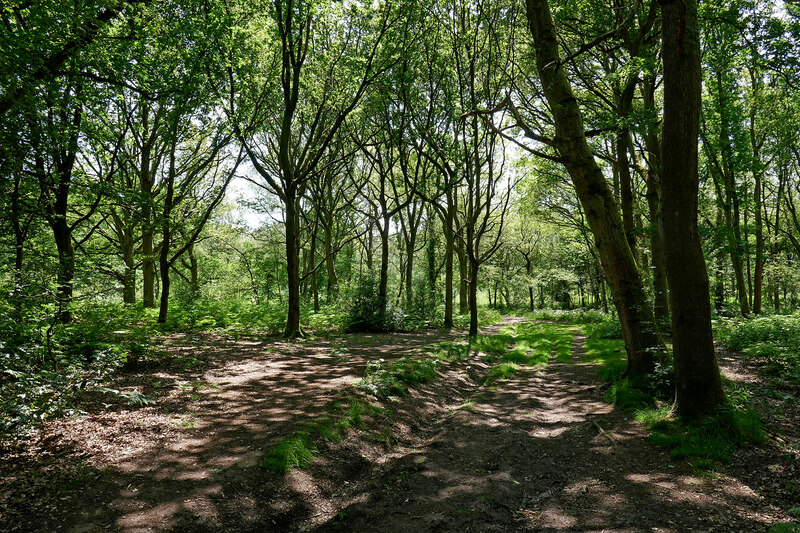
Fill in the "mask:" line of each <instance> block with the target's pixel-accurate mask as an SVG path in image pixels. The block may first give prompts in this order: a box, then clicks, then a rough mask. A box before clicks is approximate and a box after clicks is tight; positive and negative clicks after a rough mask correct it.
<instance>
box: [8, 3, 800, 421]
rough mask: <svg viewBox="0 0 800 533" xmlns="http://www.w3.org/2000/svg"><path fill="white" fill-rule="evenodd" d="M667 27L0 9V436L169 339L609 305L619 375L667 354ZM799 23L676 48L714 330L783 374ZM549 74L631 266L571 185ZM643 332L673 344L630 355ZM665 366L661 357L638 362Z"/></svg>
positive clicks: (368, 6) (562, 12) (774, 23)
mask: <svg viewBox="0 0 800 533" xmlns="http://www.w3.org/2000/svg"><path fill="white" fill-rule="evenodd" d="M667 9H668V8H667V7H665V8H664V10H665V13H666V10H667ZM550 12H551V13H552V16H553V20H554V21H555V28H556V37H557V43H558V46H555V47H553V49H552V51H553V52H554V54H555V55H554V56H553V58H552V61H545V60H546V59H547V58H543V54H544V52H543V50H545V49H546V47H545V46H544V45H542V44H541V43H540V42H535V41H536V39H537V35H539V36H540V37H541V35H544V34H539V33H537V31H539V30H542V31H543V28H544V29H546V28H545V26H546V22H547V21H546V20H545V19H544V18H543V19H542V20H543V22H542V23H541V24H543V25H541V27H537V26H536V25H537V22H536V20H535V19H536V16H535V15H536V14H537V13H538V14H540V15H541V14H543V13H545V14H546V13H550ZM690 14H691V13H690ZM661 16H662V14H661V8H660V7H659V5H658V3H655V2H640V1H634V2H618V1H613V2H601V1H596V0H568V1H560V0H559V1H555V2H553V4H552V5H551V6H548V5H547V3H546V2H541V1H538V0H530V1H529V2H528V3H527V6H525V5H521V4H520V3H518V2H512V1H495V2H480V1H477V2H476V1H472V0H446V1H434V2H420V3H416V2H413V1H407V2H395V3H391V2H389V3H382V2H375V3H362V2H357V1H344V2H339V1H337V2H327V1H313V2H311V1H306V0H275V1H274V2H262V1H250V0H248V1H239V0H203V1H195V0H159V1H146V0H76V1H74V2H63V1H60V0H49V1H42V2H6V3H4V4H3V9H2V25H0V65H2V68H0V87H2V89H0V136H2V138H1V139H0V150H2V153H1V154H0V175H1V176H2V182H1V183H0V185H1V186H2V196H1V197H0V261H2V264H3V268H2V271H0V372H1V373H0V384H2V388H3V393H2V398H0V401H1V402H2V403H1V404H0V405H1V406H2V409H3V411H4V414H3V418H2V424H3V427H2V429H3V430H4V431H16V430H18V429H19V428H22V427H25V426H27V425H29V424H32V423H35V422H36V421H37V420H41V419H43V418H44V417H46V416H53V415H55V414H58V413H63V412H65V411H68V410H69V409H70V398H71V397H72V396H71V395H73V394H77V392H78V391H80V390H81V389H84V388H86V387H90V386H93V385H97V384H100V383H103V380H104V379H105V378H106V376H108V375H109V374H110V373H112V372H113V371H114V370H115V369H117V368H118V367H120V366H121V365H123V364H125V363H126V362H128V363H130V362H131V361H136V360H140V359H146V358H147V357H148V354H149V353H150V350H151V348H150V344H149V337H150V335H152V334H153V333H154V332H160V331H165V330H208V329H214V328H217V329H223V330H228V331H239V332H248V331H249V332H253V331H261V332H263V331H267V332H270V331H271V332H282V333H284V334H285V335H286V336H289V337H296V336H302V335H305V334H308V333H310V332H311V333H313V332H322V331H325V330H330V329H349V330H351V331H355V330H361V331H364V330H367V331H370V330H371V331H395V330H410V329H416V328H424V327H430V326H444V327H452V326H454V325H456V326H468V327H469V329H468V333H469V334H475V333H476V332H477V327H478V324H479V322H480V321H481V320H480V319H481V314H484V315H486V316H487V317H488V316H496V315H492V314H491V313H492V311H491V310H490V309H492V308H493V309H502V310H509V309H517V310H527V311H528V312H533V311H537V310H543V309H560V310H575V309H578V310H580V312H586V311H588V310H596V311H598V316H599V313H606V314H607V313H615V314H616V315H617V316H619V315H620V310H622V315H623V316H622V319H621V321H620V322H618V325H617V326H615V327H616V328H617V330H618V331H619V334H620V335H621V336H623V337H624V338H625V340H626V343H627V345H628V351H629V354H628V355H629V358H631V357H632V354H634V355H635V353H638V351H640V350H641V351H642V353H644V352H646V351H647V350H651V351H655V352H658V350H659V349H660V347H663V346H664V345H665V344H664V340H663V339H664V338H666V339H667V341H669V334H670V330H671V327H672V323H671V322H670V305H669V293H670V290H669V287H668V282H667V272H666V266H665V265H666V263H665V261H666V256H665V242H664V232H663V223H662V209H661V192H662V191H661V184H662V180H663V176H662V175H661V174H660V169H661V166H662V165H661V161H660V158H661V154H662V136H661V135H662V133H661V126H662V117H663V104H664V82H663V74H662V33H661V32H662V28H661V20H662V19H661ZM665 16H666V15H665ZM798 16H800V11H798V7H797V6H796V5H795V4H788V3H787V4H785V5H784V4H782V3H779V2H771V1H749V0H748V1H741V0H729V1H714V2H710V1H709V2H702V3H701V4H700V6H699V12H698V13H697V18H696V20H695V21H694V22H692V21H690V23H689V24H690V25H689V30H688V33H687V35H688V34H690V33H691V32H692V28H694V29H695V30H699V36H700V49H699V52H700V55H699V61H700V62H701V69H702V70H701V72H702V89H701V90H702V93H701V94H702V109H701V113H700V115H699V138H700V142H699V167H698V169H699V194H698V195H697V202H698V209H697V216H698V235H699V238H700V241H701V244H702V250H703V253H704V256H705V265H706V271H707V275H708V279H709V282H710V294H709V303H710V304H711V307H712V311H713V315H714V319H715V322H714V323H715V325H717V326H718V327H719V328H723V329H721V330H719V331H723V330H724V331H726V332H728V333H729V334H730V332H731V331H733V330H735V328H739V327H741V328H750V329H747V331H749V332H750V333H748V335H750V337H748V339H750V340H751V341H752V343H751V344H748V345H747V346H749V347H750V349H751V350H753V351H758V350H759V349H760V350H761V352H759V353H762V354H766V355H768V356H769V357H771V358H772V359H773V360H774V362H775V364H777V365H780V367H781V368H782V369H783V370H784V371H786V372H789V373H791V372H794V373H795V374H797V372H798V370H797V369H798V363H797V355H796V352H795V351H794V350H795V348H796V347H797V346H798V342H799V341H798V335H799V334H798V333H797V327H796V326H797V323H798V319H797V318H796V317H795V315H793V313H794V312H795V310H796V309H797V306H798V289H800V278H799V276H798V274H800V269H799V268H798V267H799V265H798V258H800V218H798V206H797V204H798V202H800V178H798V172H800V150H799V148H798V140H797V132H798V130H799V129H800V109H799V108H798V105H800V104H798V102H800V99H798V91H799V90H800V89H799V88H798V84H800V64H798V58H797V50H798V42H797V40H798V38H799V37H800V27H798V22H800V19H798ZM685 30H686V28H685V27H683V26H681V29H680V30H679V31H680V32H683V31H685ZM682 38H683V34H682V33H681V37H680V39H682ZM680 42H683V41H680ZM687 42H688V40H687ZM676 46H678V45H676ZM680 46H681V47H683V44H681V45H680ZM536 52H538V56H537V53H536ZM685 52H686V51H685V50H684V49H683V48H681V49H680V50H679V53H680V54H681V55H683V54H684V53H685ZM686 53H687V54H688V53H690V51H689V52H686ZM537 62H538V66H537ZM552 65H557V68H556V71H557V75H554V79H555V80H556V81H553V80H550V81H548V82H547V83H543V81H542V80H546V79H548V78H546V76H545V72H544V71H546V70H547V68H549V66H552ZM561 74H563V75H564V76H563V77H564V78H565V79H566V80H567V82H568V83H569V87H570V88H571V91H572V92H573V93H574V97H575V98H576V99H577V102H578V103H579V105H580V108H579V109H580V112H581V114H582V126H583V129H582V130H581V131H579V133H580V135H581V136H582V138H583V139H585V141H586V143H585V145H586V146H587V147H588V150H587V153H586V154H584V160H583V161H584V162H586V161H587V158H588V160H592V161H593V163H592V164H594V165H596V166H597V168H598V169H599V170H598V172H599V173H598V175H601V176H602V180H601V181H602V182H603V183H604V185H602V187H600V186H599V185H597V184H594V185H592V186H590V187H589V190H588V193H587V194H588V196H587V197H588V198H600V199H602V203H603V205H605V209H606V210H607V215H608V217H610V218H609V220H611V222H610V223H609V224H610V226H609V227H610V228H611V229H612V230H613V229H614V228H617V227H618V228H619V229H620V231H622V232H623V233H621V235H624V237H625V238H624V241H623V242H622V243H621V244H620V243H617V244H618V245H619V247H618V248H617V249H616V250H617V252H614V253H616V254H617V256H620V254H621V252H619V250H623V249H624V250H625V253H624V254H622V255H625V257H630V261H628V266H627V267H625V268H628V270H626V271H625V272H624V273H622V274H620V272H621V271H620V269H622V268H623V267H620V266H614V265H613V264H604V261H606V260H604V258H603V256H602V255H603V253H606V252H603V248H602V246H603V243H607V242H608V241H609V240H613V239H612V237H613V232H612V231H611V230H604V231H606V232H605V233H603V231H600V230H598V229H597V228H594V230H595V231H594V234H593V231H592V228H591V227H590V226H591V220H590V219H591V217H592V216H595V215H596V210H597V206H592V205H591V204H587V203H586V202H585V201H582V200H585V199H582V198H580V187H578V188H576V181H575V177H574V175H572V174H571V173H570V171H569V168H568V166H569V165H568V164H567V163H568V162H569V161H567V160H569V159H570V156H568V155H567V154H566V152H565V150H566V148H565V145H564V143H563V140H564V139H563V131H564V130H563V129H562V130H558V128H557V126H558V120H559V116H558V115H559V112H558V109H559V107H558V105H560V104H558V105H556V106H555V107H554V105H553V103H552V102H553V101H554V100H553V99H552V98H553V97H554V96H553V91H555V90H556V88H557V87H560V85H559V84H560V82H559V81H558V79H560V78H559V75H561ZM565 95H566V93H564V94H562V95H561V96H563V97H564V98H567V96H565ZM556 96H558V95H556ZM548 101H550V103H549V104H548ZM564 101H566V100H564ZM564 105H565V106H566V105H567V104H564ZM559 131H561V132H562V133H561V134H559V135H557V133H558V132H559ZM576 131H577V130H576ZM673 156H674V152H673ZM687 157H688V156H687ZM673 158H674V157H673ZM565 162H566V163H565ZM572 163H573V164H574V163H575V160H574V158H573V160H572ZM565 165H566V166H565ZM592 187H594V188H592ZM601 189H602V190H601ZM576 191H578V192H576ZM604 191H605V192H604ZM606 193H607V196H604V194H606ZM592 195H594V196H592ZM612 197H613V200H612ZM609 232H610V233H609ZM673 244H674V243H673ZM598 245H599V246H598ZM606 246H607V244H606ZM614 253H611V255H610V256H609V257H613V256H614ZM667 253H668V250H667ZM606 262H607V261H606ZM629 267H630V268H629ZM615 273H616V274H615ZM617 274H618V275H619V276H623V274H624V276H627V277H626V278H625V280H627V281H626V283H627V282H630V283H632V284H634V285H636V286H637V287H639V288H640V289H641V295H640V296H641V298H639V299H638V300H636V302H638V303H635V305H633V306H632V305H628V303H626V302H629V301H632V300H625V297H624V296H619V295H615V294H614V287H618V286H621V285H620V283H617V282H615V283H617V284H616V285H614V284H613V283H612V286H610V285H609V283H610V281H609V279H610V278H609V275H617ZM623 281H624V280H623ZM637 284H638V285H637ZM615 297H616V298H615ZM697 297H698V298H705V295H704V294H703V293H702V292H700V293H699V294H698V295H697ZM615 300H616V302H617V305H616V306H615ZM631 309H634V312H633V314H634V315H636V316H634V317H632V318H631V317H630V316H628V315H629V314H631ZM778 315H784V316H783V317H781V316H778ZM543 316H544V315H543ZM642 317H645V318H646V317H650V318H649V319H647V320H645V318H642ZM758 317H771V318H758ZM484 321H485V320H484ZM626 321H627V322H626ZM642 321H644V322H642ZM648 321H649V322H648ZM633 322H636V323H637V324H639V323H640V322H642V323H646V324H649V325H647V328H650V329H648V330H647V331H649V332H650V333H649V334H652V335H656V336H658V337H659V339H658V340H657V341H655V340H654V341H652V342H651V343H649V344H643V345H642V346H643V347H642V346H638V347H637V346H636V345H635V342H636V339H635V338H634V336H632V335H633V334H632V333H630V332H629V328H630V324H631V323H633ZM701 327H702V324H701ZM626 328H627V329H626ZM726 328H727V329H726ZM732 328H733V329H732ZM736 331H739V330H736ZM654 338H655V337H654ZM643 342H644V341H643ZM632 343H633V344H632ZM668 343H669V342H667V344H668ZM740 344H741V343H740ZM739 347H741V345H740V346H739ZM713 364H714V365H716V363H713ZM670 368H671V358H670V355H669V353H666V354H662V353H656V354H655V355H652V354H651V359H650V360H649V362H646V364H644V366H643V367H642V368H641V369H640V370H641V373H642V374H648V375H649V374H652V372H654V371H655V372H661V373H669V372H671V370H670ZM654 369H655V370H654ZM717 379H718V378H717ZM717 400H718V398H717V399H715V400H713V401H717Z"/></svg>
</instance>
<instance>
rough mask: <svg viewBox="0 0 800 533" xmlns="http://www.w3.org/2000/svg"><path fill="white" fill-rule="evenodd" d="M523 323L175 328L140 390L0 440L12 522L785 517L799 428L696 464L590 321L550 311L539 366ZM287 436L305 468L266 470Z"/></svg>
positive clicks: (355, 524)
mask: <svg viewBox="0 0 800 533" xmlns="http://www.w3.org/2000/svg"><path fill="white" fill-rule="evenodd" d="M518 327H524V328H527V331H528V332H529V333H531V332H533V333H535V332H536V328H540V327H543V325H542V324H537V323H530V322H527V323H526V322H525V321H523V320H521V319H516V318H508V319H506V321H505V322H504V323H503V324H498V325H495V326H492V327H490V328H486V329H485V330H484V331H483V334H484V335H486V337H484V339H488V340H487V341H485V342H484V343H483V348H481V344H480V343H479V344H478V348H477V349H473V350H471V351H469V350H467V349H466V347H465V346H464V345H461V344H460V343H461V342H463V334H461V333H459V334H458V335H456V334H455V333H452V334H451V333H450V332H430V333H414V334H375V335H366V334H358V335H339V336H335V337H331V338H328V339H319V338H318V339H306V340H302V341H298V342H293V343H285V342H281V341H276V340H274V339H259V338H255V337H240V338H237V337H227V336H218V335H193V336H187V335H175V336H172V337H168V338H165V339H163V343H164V346H163V349H164V351H165V352H167V353H168V354H169V357H166V358H165V359H164V360H165V361H166V362H165V363H162V364H159V365H158V366H155V367H142V368H139V369H135V370H132V371H130V372H127V373H126V374H124V375H122V376H121V377H120V378H119V379H118V381H117V382H116V383H115V384H114V385H113V387H114V388H115V390H118V391H120V392H121V393H127V396H125V395H124V394H122V395H118V396H111V395H109V394H101V393H98V394H96V395H94V396H92V397H91V398H90V400H89V401H87V404H86V405H85V406H84V411H85V412H84V413H83V414H80V415H77V416H75V417H72V418H65V419H60V420H54V421H50V422H48V423H47V424H45V425H44V426H43V427H42V429H41V430H40V431H39V433H38V434H37V435H36V436H34V437H32V438H31V439H30V440H29V441H28V442H26V443H24V444H23V445H17V446H14V447H7V448H6V449H4V450H2V451H1V452H2V453H0V467H2V469H1V470H2V474H0V513H2V515H0V524H2V525H0V529H3V530H5V531H18V530H22V531H31V530H32V531H74V532H88V531H124V532H128V533H133V532H137V533H138V532H145V531H228V532H230V531H348V532H351V531H365V532H367V531H409V532H411V531H414V532H416V531H526V530H535V531H542V530H544V531H576V530H580V531H603V530H604V531H642V530H648V531H651V530H652V531H686V530H690V529H691V530H696V531H764V530H766V529H768V528H769V526H770V525H771V524H773V523H775V522H778V521H786V520H790V517H787V516H786V515H785V514H784V510H785V509H786V508H787V506H789V507H791V501H792V499H793V498H795V497H796V496H797V495H796V494H793V493H791V491H790V489H791V487H792V480H793V479H795V478H794V477H793V476H795V475H796V474H797V470H796V467H797V458H796V454H792V453H789V452H787V450H792V449H794V450H797V444H798V442H800V439H798V435H797V429H796V428H793V425H792V424H791V423H789V424H786V425H784V426H783V427H780V428H779V432H778V434H780V435H781V437H779V438H777V440H776V439H769V440H768V442H767V443H766V444H764V445H763V446H761V447H759V448H746V449H741V450H739V451H737V452H736V453H735V454H734V457H733V459H732V461H730V462H729V463H726V464H723V465H721V466H720V468H719V470H718V471H717V472H714V473H707V472H701V471H699V470H696V469H694V468H693V467H692V466H691V465H690V464H688V463H687V462H686V461H685V460H675V459H672V458H671V457H670V455H669V452H667V451H664V450H661V449H659V448H656V447H654V446H653V445H652V444H650V443H649V442H648V439H647V434H646V431H645V430H644V429H643V428H642V427H641V426H640V425H639V424H638V423H636V422H634V421H632V420H631V419H630V417H628V416H627V415H625V414H624V413H622V412H620V411H619V410H618V409H616V408H614V407H613V406H612V405H610V404H608V403H606V402H605V401H604V399H603V398H604V388H605V387H604V385H603V383H602V382H601V380H600V378H599V377H598V374H597V367H596V366H594V365H592V364H589V363H587V362H586V361H585V360H584V359H583V357H582V355H583V343H584V340H585V339H584V337H583V334H582V332H581V330H580V328H579V327H576V326H569V325H553V324H550V325H549V326H548V327H550V329H551V330H553V331H555V332H556V334H557V336H558V335H560V337H559V338H560V339H561V344H560V345H559V344H554V345H553V346H552V351H551V353H549V354H548V356H547V357H546V358H545V359H549V361H548V362H547V363H546V364H542V363H544V361H542V360H541V359H539V360H536V356H535V352H536V350H537V349H539V350H540V351H541V346H539V347H538V348H537V347H535V346H533V345H523V344H521V343H520V342H519V339H516V338H515V336H514V332H515V331H516V329H517V328H518ZM491 335H494V337H489V336H491ZM534 337H535V335H534ZM531 338H533V337H531ZM564 338H566V339H567V341H566V344H564V342H563V340H564ZM515 342H517V345H516V346H515ZM498 343H499V346H500V349H499V350H498ZM484 349H485V350H486V351H483V350H484ZM436 350H439V351H440V352H439V354H440V359H441V360H440V362H439V363H438V364H437V366H436V372H437V377H436V378H435V379H433V380H432V381H428V382H425V383H420V384H417V385H415V386H414V387H410V388H409V390H408V392H407V393H406V394H405V395H399V394H397V393H396V391H395V393H391V394H389V393H387V394H386V395H384V396H381V397H380V398H382V399H381V400H378V399H377V398H376V397H374V396H372V395H369V394H368V393H367V390H366V388H365V387H361V388H359V387H357V386H355V385H353V382H354V381H355V380H357V379H358V378H361V377H363V376H364V375H365V372H369V373H371V374H372V375H373V376H379V375H381V374H380V369H381V368H384V369H385V368H390V367H391V363H392V361H396V360H398V359H399V358H401V357H406V358H420V357H426V358H429V357H433V356H432V355H430V353H431V352H436ZM442 350H444V352H447V353H444V352H442ZM493 350H494V352H493ZM512 350H513V353H515V354H516V355H515V356H514V357H510V356H509V357H507V358H506V360H507V361H506V362H502V359H501V356H502V354H503V353H506V354H508V353H512ZM548 352H550V349H549V348H548ZM442 354H444V355H442ZM448 354H449V355H448ZM532 354H533V355H532ZM540 355H541V354H540ZM380 360H382V361H380ZM426 360H427V359H426ZM512 361H516V362H518V363H520V364H519V365H515V364H514V363H513V362H512ZM722 361H723V368H724V371H725V372H726V373H727V374H728V375H729V377H730V378H731V379H732V380H733V381H736V382H739V383H741V384H742V386H744V387H750V388H751V389H757V388H758V387H759V386H760V381H759V380H760V378H759V377H758V376H757V374H756V373H755V372H754V371H753V369H752V368H747V367H746V366H744V365H742V364H741V363H739V364H738V365H737V364H734V362H735V360H734V359H732V358H730V357H726V356H725V355H724V354H723V357H722ZM726 361H727V363H726ZM368 363H369V366H368ZM524 363H529V364H528V365H526V364H524ZM531 363H534V364H531ZM514 371H516V373H514ZM487 378H488V379H487ZM371 383H372V384H373V386H377V385H375V384H376V383H378V384H379V381H373V382H371ZM373 390H375V389H374V388H373ZM134 392H138V393H142V394H144V395H143V396H137V395H131V393H134ZM126 397H127V398H128V399H131V398H134V399H135V398H139V399H140V400H141V401H139V402H138V403H139V404H140V405H138V406H136V405H131V403H132V402H130V401H128V402H123V401H121V399H123V398H126ZM151 398H152V399H155V400H157V401H155V403H153V404H150V403H151V402H150V401H149V399H151ZM109 402H110V403H109ZM133 403H136V402H133ZM762 407H763V406H762ZM767 407H768V406H767ZM795 415H796V412H795V413H794V414H792V413H788V414H787V413H784V414H783V417H782V418H781V417H778V418H776V421H775V424H780V420H784V421H785V420H787V417H788V420H790V421H791V419H792V416H795ZM794 419H795V420H796V418H794ZM765 423H766V427H767V431H768V432H770V424H771V420H770V419H767V420H765ZM298 435H300V437H298ZM304 435H305V436H304ZM287 442H288V443H290V445H289V446H288V448H287V447H286V446H287V445H286V443H287ZM280 443H284V445H285V447H284V451H286V450H287V449H289V451H290V452H291V443H294V444H296V445H298V446H299V449H297V450H295V452H296V453H297V455H298V456H297V460H298V461H299V462H303V461H304V460H305V459H308V460H309V461H310V463H309V464H308V466H307V467H306V468H302V469H298V468H294V469H290V470H288V472H286V473H280V472H275V471H269V470H267V469H265V468H263V467H262V466H260V463H261V462H262V460H263V458H264V456H265V453H266V452H267V451H268V450H270V449H274V447H275V446H276V445H278V444H280ZM304 452H314V453H313V454H311V455H306V456H304V455H303V453H304ZM795 481H796V480H795ZM795 484H796V483H795ZM787 487H788V489H787ZM798 488H800V487H798ZM787 491H788V492H787Z"/></svg>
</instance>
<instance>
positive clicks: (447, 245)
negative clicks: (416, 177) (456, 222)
mask: <svg viewBox="0 0 800 533" xmlns="http://www.w3.org/2000/svg"><path fill="white" fill-rule="evenodd" d="M453 218H454V216H453V213H452V212H451V210H450V209H448V210H447V215H446V216H445V217H443V218H442V227H443V230H444V324H443V325H444V327H446V328H452V327H453V253H454V251H455V232H454V231H453Z"/></svg>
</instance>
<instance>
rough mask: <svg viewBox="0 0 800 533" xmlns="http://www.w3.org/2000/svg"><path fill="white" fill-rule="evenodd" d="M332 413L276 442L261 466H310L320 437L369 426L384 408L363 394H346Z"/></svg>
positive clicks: (280, 468) (332, 437)
mask: <svg viewBox="0 0 800 533" xmlns="http://www.w3.org/2000/svg"><path fill="white" fill-rule="evenodd" d="M329 412H330V416H321V417H318V418H316V419H314V420H312V421H310V422H307V423H306V424H304V426H303V429H302V430H300V431H298V432H297V433H295V434H294V435H292V436H290V437H288V438H286V439H283V440H281V441H280V442H278V443H277V444H275V445H274V446H273V447H272V448H271V449H270V450H269V451H268V452H267V453H266V454H264V457H263V458H262V460H261V463H260V465H261V467H262V468H264V469H266V470H269V471H270V472H275V473H278V474H285V473H286V472H288V471H289V470H291V469H292V468H300V469H303V468H306V467H308V466H309V465H310V464H311V460H312V458H313V457H314V455H316V454H317V453H318V448H317V443H318V442H319V441H320V440H323V441H327V442H336V441H339V440H341V439H342V438H343V437H344V436H345V435H346V434H347V432H348V431H349V430H352V429H359V428H362V427H364V426H365V424H366V423H367V419H370V420H374V417H375V416H376V415H379V414H381V413H383V412H384V409H383V408H382V407H379V406H376V405H373V404H372V403H370V402H369V401H368V400H367V399H366V398H363V397H360V396H345V397H343V398H341V399H339V400H337V401H335V402H334V403H333V405H332V406H331V408H330V409H329Z"/></svg>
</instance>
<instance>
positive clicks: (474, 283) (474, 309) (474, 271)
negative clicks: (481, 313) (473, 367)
mask: <svg viewBox="0 0 800 533" xmlns="http://www.w3.org/2000/svg"><path fill="white" fill-rule="evenodd" d="M468 287H469V295H468V298H469V336H470V337H477V336H478V262H477V261H473V260H470V262H469V284H468ZM489 295H490V296H491V293H489Z"/></svg>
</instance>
